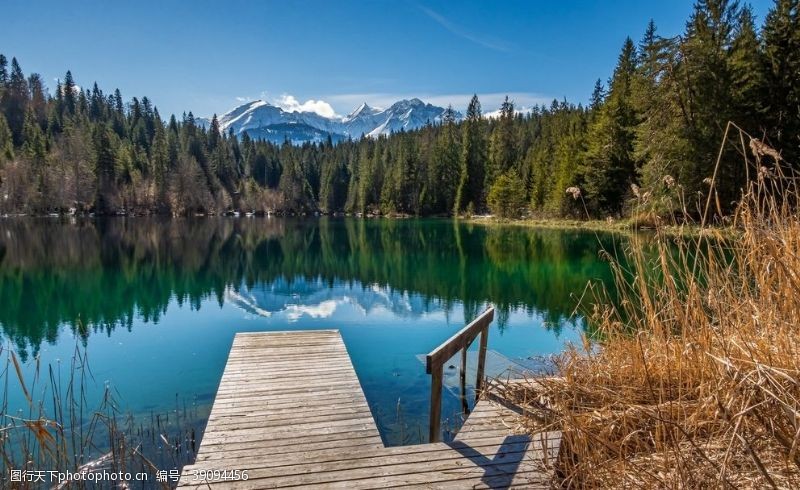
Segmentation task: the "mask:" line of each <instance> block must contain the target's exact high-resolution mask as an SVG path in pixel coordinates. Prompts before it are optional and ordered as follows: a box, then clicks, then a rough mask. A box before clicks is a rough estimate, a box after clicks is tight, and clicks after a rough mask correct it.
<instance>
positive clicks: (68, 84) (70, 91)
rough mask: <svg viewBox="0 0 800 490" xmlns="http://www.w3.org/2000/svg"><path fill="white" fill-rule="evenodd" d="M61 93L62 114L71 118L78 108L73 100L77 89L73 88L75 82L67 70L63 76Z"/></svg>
mask: <svg viewBox="0 0 800 490" xmlns="http://www.w3.org/2000/svg"><path fill="white" fill-rule="evenodd" d="M61 91H62V93H63V96H64V112H65V114H66V115H67V116H73V115H74V114H75V110H76V109H77V106H78V104H77V100H76V98H75V92H76V91H77V88H76V87H75V81H74V80H73V79H72V72H71V71H69V70H67V74H66V75H64V83H63V84H62V85H61Z"/></svg>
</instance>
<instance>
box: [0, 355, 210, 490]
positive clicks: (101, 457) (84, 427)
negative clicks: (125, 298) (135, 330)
mask: <svg viewBox="0 0 800 490" xmlns="http://www.w3.org/2000/svg"><path fill="white" fill-rule="evenodd" d="M31 364H32V365H30V366H23V364H22V362H21V361H20V360H19V358H18V357H17V355H16V353H15V351H14V349H13V348H12V347H11V346H10V345H9V346H7V347H5V346H2V345H0V488H13V489H15V490H27V489H35V488H53V489H68V488H75V489H92V488H130V489H133V488H148V489H150V488H163V489H168V488H171V487H174V486H175V485H176V483H177V480H176V479H173V478H168V479H167V481H158V478H157V475H158V472H159V470H174V469H180V468H181V467H182V466H183V465H184V464H186V463H189V462H191V461H193V459H194V457H195V455H196V449H197V445H198V444H197V443H196V437H195V434H196V433H199V430H200V427H196V425H197V422H196V421H197V420H198V419H199V415H198V414H197V413H196V411H195V410H194V407H189V408H187V407H186V405H185V404H184V405H183V407H181V406H180V405H179V404H178V403H177V400H176V407H175V409H174V410H172V411H169V412H166V413H159V414H151V417H150V420H147V419H146V418H144V417H139V418H135V417H133V415H132V414H130V413H125V412H123V410H122V409H121V408H120V407H121V403H120V402H119V400H118V399H117V396H116V395H118V394H117V393H116V391H115V390H113V389H112V388H110V387H108V386H105V387H104V389H103V394H102V396H101V398H100V400H98V401H96V402H95V401H90V400H94V399H95V398H96V397H95V396H94V395H95V393H92V391H93V390H92V386H91V385H96V384H97V382H96V380H95V379H94V376H93V375H92V372H91V369H90V367H89V361H88V357H87V353H86V348H85V347H83V346H80V345H76V346H75V349H74V351H73V354H72V356H71V359H70V362H69V363H64V365H63V366H62V364H61V363H58V364H57V365H52V364H51V365H47V366H46V367H43V366H42V365H41V363H40V361H39V358H38V357H37V358H34V359H33V360H32V361H31ZM26 373H27V376H26ZM12 393H14V394H19V393H21V394H22V396H23V397H24V400H23V403H24V404H25V405H26V406H25V407H24V408H16V409H12V408H11V402H10V400H11V399H12V397H11V394H12ZM15 398H17V399H18V398H19V397H15ZM13 471H25V472H27V473H28V474H36V473H37V472H45V473H44V475H43V478H44V480H43V481H37V479H36V478H35V477H31V478H30V479H25V477H23V479H22V481H19V479H16V480H15V479H14V478H13V477H12V472H13ZM51 471H53V472H60V473H62V474H63V473H71V474H73V475H74V474H81V475H85V476H83V477H82V478H83V479H84V480H85V481H78V480H75V481H63V482H58V481H57V479H53V475H52V474H51V473H49V472H51ZM90 473H93V474H101V473H104V474H108V473H131V476H132V477H133V475H135V474H136V473H145V474H147V477H146V478H147V479H146V481H137V480H135V477H134V478H132V479H131V480H130V481H117V482H113V483H112V482H108V481H105V482H94V481H91V478H90V477H89V476H88V475H89V474H90Z"/></svg>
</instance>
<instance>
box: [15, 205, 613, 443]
mask: <svg viewBox="0 0 800 490" xmlns="http://www.w3.org/2000/svg"><path fill="white" fill-rule="evenodd" d="M618 240H620V239H619V238H615V237H613V236H606V235H602V236H597V235H596V234H594V233H586V232H581V231H559V230H541V229H529V228H523V227H514V226H486V227H484V226H479V225H471V224H463V223H458V222H455V221H452V220H444V219H441V220H413V219H409V220H377V219H376V220H360V219H355V218H341V219H334V218H320V219H310V218H309V219H304V220H300V219H297V220H294V219H282V218H271V219H266V218H263V219H261V218H239V219H237V218H208V219H195V220H157V219H143V218H134V219H109V220H99V221H73V222H68V221H61V220H55V219H51V220H48V219H20V220H9V219H6V220H0V332H2V340H3V344H4V345H5V346H6V347H11V348H13V349H14V350H15V351H16V353H17V354H18V356H19V357H20V359H22V360H23V370H24V372H25V375H26V379H32V378H33V376H34V370H35V369H36V365H37V358H38V363H39V366H48V365H52V366H58V365H59V364H60V365H61V367H62V371H63V370H65V368H66V366H67V365H68V364H69V360H70V358H71V357H72V355H73V353H74V351H75V348H76V345H78V346H81V348H83V346H85V349H86V353H87V356H88V361H89V366H90V367H91V371H92V375H93V380H92V381H91V382H90V383H89V395H88V396H89V399H90V402H91V401H92V399H93V398H94V399H98V398H99V397H100V395H101V393H102V392H103V391H104V389H105V387H107V386H108V387H111V388H112V389H113V390H114V391H115V393H116V394H117V395H116V396H117V398H118V401H119V404H120V407H121V409H123V410H125V411H128V412H131V413H133V414H134V415H137V416H142V417H146V416H147V415H148V414H153V413H165V412H169V411H171V410H175V407H176V406H190V407H192V410H191V413H192V414H193V415H192V416H193V417H194V418H195V419H196V420H195V422H196V423H197V424H198V426H199V427H202V424H203V422H204V419H205V417H207V415H208V410H209V409H210V404H211V402H212V401H213V398H214V394H215V392H216V389H217V385H218V383H219V380H220V377H221V375H222V371H223V368H224V365H225V361H226V358H227V355H228V350H229V348H230V346H231V342H232V340H233V336H234V334H235V333H236V332H245V331H269V330H295V329H296V330H301V329H330V328H335V329H339V330H340V331H341V334H342V337H343V338H344V342H345V345H346V346H347V349H348V352H349V353H350V356H351V358H352V361H353V364H354V367H355V369H356V373H357V374H358V377H359V380H360V382H361V384H362V386H363V389H364V392H365V395H366V397H367V400H368V402H369V404H370V407H371V409H372V412H373V415H374V417H375V419H376V422H377V425H378V427H379V430H380V432H381V435H382V437H383V439H384V442H385V443H386V444H390V445H396V444H409V443H416V442H424V441H425V439H426V438H427V424H428V419H427V414H428V402H429V390H430V384H429V383H430V381H429V376H428V375H426V374H425V366H424V365H423V364H422V362H420V360H419V358H418V356H419V355H420V354H425V353H427V352H429V351H431V350H432V349H434V348H435V347H436V346H438V345H439V344H440V343H441V342H443V341H444V340H446V339H447V338H448V337H450V336H451V335H452V334H453V333H455V332H456V331H458V330H459V329H460V328H461V327H462V326H463V325H464V324H465V322H467V321H469V320H470V319H472V318H473V317H474V316H475V315H477V314H478V313H480V312H481V311H483V310H484V309H485V308H486V307H488V306H489V305H492V306H494V307H495V308H496V310H497V314H496V318H495V321H494V322H493V324H492V327H491V330H490V334H489V349H492V350H495V351H497V352H499V353H501V354H503V355H505V356H507V357H510V358H528V357H531V356H541V355H547V354H551V353H556V352H559V351H561V350H562V349H563V348H564V346H565V344H566V343H567V342H579V338H580V334H581V332H582V331H583V329H584V328H585V325H584V323H585V322H584V320H583V319H582V318H581V317H580V315H577V316H576V315H573V314H572V313H573V310H574V309H575V306H576V304H577V297H578V296H580V293H581V292H582V291H583V289H584V287H585V286H586V283H587V282H588V281H590V280H597V281H604V282H605V283H606V284H611V281H610V270H609V266H608V264H607V263H606V262H604V261H602V260H601V259H600V257H599V254H598V251H599V250H600V248H601V247H606V248H614V247H617V246H619V244H617V243H615V241H618ZM14 383H15V382H14V380H13V379H12V383H11V386H10V388H9V395H8V396H9V400H8V404H9V405H8V413H15V411H17V410H19V409H22V408H24V407H25V406H26V403H27V402H26V401H25V400H24V398H23V396H22V395H21V391H20V390H17V389H15V387H14ZM37 389H38V390H39V391H37ZM37 389H34V390H33V391H34V393H33V395H34V397H36V396H43V395H44V396H46V395H47V393H46V390H45V388H43V387H39V388H37ZM90 404H91V403H90ZM457 412H458V400H457V398H456V397H455V396H453V395H452V394H449V393H446V394H445V400H444V408H443V416H444V417H446V418H447V419H448V420H447V421H446V422H445V424H444V425H445V426H448V424H450V423H454V424H455V423H457V422H456V421H457V420H458V415H457Z"/></svg>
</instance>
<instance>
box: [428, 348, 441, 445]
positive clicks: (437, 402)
mask: <svg viewBox="0 0 800 490" xmlns="http://www.w3.org/2000/svg"><path fill="white" fill-rule="evenodd" d="M442 368H443V365H442V364H439V363H437V364H436V365H435V366H431V423H430V434H429V441H430V442H438V441H439V424H440V423H441V419H442Z"/></svg>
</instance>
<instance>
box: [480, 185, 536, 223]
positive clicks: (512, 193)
mask: <svg viewBox="0 0 800 490" xmlns="http://www.w3.org/2000/svg"><path fill="white" fill-rule="evenodd" d="M487 203H488V204H489V210H490V211H491V212H492V214H494V215H495V216H499V217H501V218H519V217H521V216H522V214H523V213H524V212H525V205H526V201H525V186H523V185H522V180H521V179H519V178H515V177H512V176H511V175H509V174H503V175H501V176H500V177H499V178H498V179H497V181H495V183H494V184H493V185H492V187H491V189H489V196H488V198H487Z"/></svg>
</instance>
